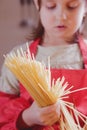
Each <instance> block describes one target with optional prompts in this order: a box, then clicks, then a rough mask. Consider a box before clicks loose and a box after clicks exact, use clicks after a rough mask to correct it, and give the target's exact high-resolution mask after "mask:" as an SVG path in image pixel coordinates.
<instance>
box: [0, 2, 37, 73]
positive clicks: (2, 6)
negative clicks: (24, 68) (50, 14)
mask: <svg viewBox="0 0 87 130" xmlns="http://www.w3.org/2000/svg"><path fill="white" fill-rule="evenodd" d="M36 25H37V11H36V9H35V7H34V5H33V4H32V0H0V70H1V66H2V63H3V61H4V57H3V55H4V54H7V53H8V52H9V51H10V50H11V49H12V48H13V47H15V46H16V45H19V44H22V43H25V42H26V37H27V36H28V34H29V33H30V31H31V29H32V28H33V27H34V26H36ZM0 72H1V71H0Z"/></svg>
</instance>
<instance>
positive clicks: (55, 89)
mask: <svg viewBox="0 0 87 130" xmlns="http://www.w3.org/2000/svg"><path fill="white" fill-rule="evenodd" d="M5 65H6V66H7V67H8V68H9V69H10V70H11V71H12V72H13V73H14V74H15V76H16V77H17V79H18V80H19V81H20V82H21V83H22V84H23V86H24V87H25V88H26V90H27V91H28V92H29V93H30V94H31V96H32V97H33V99H34V100H35V101H36V102H37V103H38V105H39V106H40V107H45V106H48V105H51V104H54V103H56V102H57V101H58V102H59V103H60V109H61V116H60V117H61V118H60V120H59V121H60V127H61V130H83V128H82V127H81V126H80V122H79V118H80V119H82V121H84V123H86V121H85V120H86V119H87V117H86V116H85V115H83V114H82V113H80V112H79V111H77V110H76V109H75V108H74V104H73V103H69V102H67V101H65V100H63V99H64V98H67V95H69V94H70V93H72V92H75V91H81V90H84V89H87V88H82V89H80V90H75V91H71V89H72V87H73V86H71V87H70V88H68V89H67V86H68V82H65V78H64V77H62V78H61V79H60V78H58V79H57V80H56V81H55V82H54V80H52V79H51V71H50V62H49V60H48V69H47V68H46V66H45V64H44V63H43V62H39V61H37V60H35V58H34V56H33V55H32V54H30V51H29V49H28V53H25V52H23V50H22V48H20V49H19V50H17V53H14V52H12V53H10V54H7V55H6V56H5ZM72 113H73V114H72ZM73 115H74V116H73Z"/></svg>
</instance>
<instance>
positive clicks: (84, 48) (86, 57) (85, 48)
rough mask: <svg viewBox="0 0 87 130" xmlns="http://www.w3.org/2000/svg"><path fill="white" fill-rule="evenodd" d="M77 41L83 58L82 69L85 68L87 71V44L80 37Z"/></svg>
mask: <svg viewBox="0 0 87 130" xmlns="http://www.w3.org/2000/svg"><path fill="white" fill-rule="evenodd" d="M78 40H79V46H80V49H81V53H82V56H83V61H84V67H85V69H87V43H86V42H85V41H84V39H83V37H82V36H79V37H78Z"/></svg>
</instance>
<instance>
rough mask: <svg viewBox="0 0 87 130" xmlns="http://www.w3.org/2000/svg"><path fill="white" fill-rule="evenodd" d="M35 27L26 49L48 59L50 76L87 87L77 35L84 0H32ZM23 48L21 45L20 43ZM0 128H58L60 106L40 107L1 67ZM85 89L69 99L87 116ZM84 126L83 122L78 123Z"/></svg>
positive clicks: (86, 51)
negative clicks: (36, 22) (35, 12)
mask: <svg viewBox="0 0 87 130" xmlns="http://www.w3.org/2000/svg"><path fill="white" fill-rule="evenodd" d="M34 3H35V5H36V8H37V10H38V13H39V17H40V21H39V26H38V28H37V29H36V30H34V32H33V35H32V37H31V39H34V40H33V41H31V42H30V46H29V48H30V51H31V53H34V55H35V57H36V59H37V60H39V61H41V60H42V59H43V61H44V62H45V63H46V64H47V57H48V56H50V59H51V68H52V69H51V72H52V77H54V78H55V79H57V78H58V77H62V76H65V78H66V80H67V81H68V82H69V84H70V86H71V85H74V86H75V88H74V89H78V88H82V87H85V86H87V57H86V56H87V45H86V42H87V41H86V40H85V39H83V37H82V36H81V27H82V25H83V22H84V18H85V15H86V4H87V1H86V0H34ZM22 47H23V48H24V50H26V49H25V45H23V46H22ZM0 80H1V81H0V89H1V93H0V95H1V97H0V104H2V103H3V105H2V106H1V107H0V129H1V130H5V129H6V130H10V129H11V130H30V129H31V130H49V129H55V130H60V124H59V122H58V120H59V118H60V106H59V104H58V103H55V104H53V105H51V106H47V107H44V108H40V107H39V106H38V105H37V104H36V103H35V101H33V99H32V98H31V96H30V95H29V94H28V93H27V92H26V90H25V89H24V87H23V86H22V85H21V84H19V82H18V81H17V79H16V78H15V77H14V75H13V74H12V73H11V72H10V71H9V70H8V69H7V68H6V67H5V66H3V69H2V76H1V79H0ZM86 95H87V91H82V92H79V93H75V94H71V95H70V97H69V100H70V101H72V102H73V103H74V105H75V107H76V108H77V109H78V110H79V111H80V112H82V113H83V114H85V115H87V109H86V107H87V96H86ZM79 99H80V100H79ZM82 127H84V125H82Z"/></svg>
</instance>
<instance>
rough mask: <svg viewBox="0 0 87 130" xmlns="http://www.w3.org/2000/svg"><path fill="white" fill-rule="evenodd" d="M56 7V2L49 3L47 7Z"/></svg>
mask: <svg viewBox="0 0 87 130" xmlns="http://www.w3.org/2000/svg"><path fill="white" fill-rule="evenodd" d="M55 7H56V4H54V3H47V5H46V8H47V9H54V8H55Z"/></svg>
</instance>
